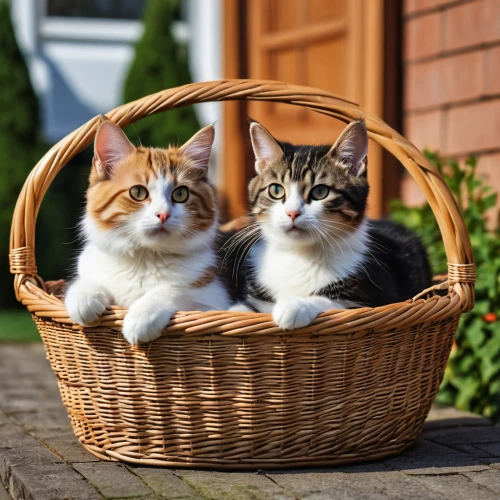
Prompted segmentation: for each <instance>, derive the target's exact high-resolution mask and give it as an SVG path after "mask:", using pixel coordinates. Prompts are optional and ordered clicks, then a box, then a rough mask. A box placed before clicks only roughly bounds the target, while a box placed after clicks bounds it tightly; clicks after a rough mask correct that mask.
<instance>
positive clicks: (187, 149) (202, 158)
mask: <svg viewBox="0 0 500 500" xmlns="http://www.w3.org/2000/svg"><path fill="white" fill-rule="evenodd" d="M214 137H215V129H214V127H213V125H207V126H206V127H204V128H202V129H201V130H200V131H198V132H196V134H194V135H193V137H191V139H189V141H187V142H186V143H185V144H183V145H182V146H181V147H180V148H179V153H180V154H181V155H185V156H187V157H188V158H190V159H191V160H192V161H193V164H194V167H196V168H200V169H203V170H208V162H209V160H210V153H211V152H212V145H213V143H214Z"/></svg>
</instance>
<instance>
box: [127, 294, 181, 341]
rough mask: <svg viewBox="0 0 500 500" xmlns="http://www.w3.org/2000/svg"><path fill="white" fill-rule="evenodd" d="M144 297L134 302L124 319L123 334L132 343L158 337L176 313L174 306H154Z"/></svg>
mask: <svg viewBox="0 0 500 500" xmlns="http://www.w3.org/2000/svg"><path fill="white" fill-rule="evenodd" d="M146 302H148V301H143V300H142V299H139V300H137V301H136V302H134V303H133V304H132V305H131V306H130V308H129V310H128V313H127V315H126V316H125V319H124V320H123V336H124V337H125V339H126V340H127V341H128V342H129V343H130V344H132V345H137V344H142V343H144V342H150V341H151V340H154V339H156V338H158V337H159V336H160V335H161V333H162V332H163V329H164V328H165V327H166V326H167V325H168V323H169V321H170V318H171V317H172V316H173V315H174V314H175V313H176V310H175V309H174V308H163V309H158V307H156V308H153V307H152V304H148V303H146Z"/></svg>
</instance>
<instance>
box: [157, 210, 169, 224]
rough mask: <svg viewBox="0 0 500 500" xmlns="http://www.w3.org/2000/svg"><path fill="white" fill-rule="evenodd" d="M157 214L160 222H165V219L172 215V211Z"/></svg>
mask: <svg viewBox="0 0 500 500" xmlns="http://www.w3.org/2000/svg"><path fill="white" fill-rule="evenodd" d="M155 215H156V217H158V219H160V222H161V223H162V224H164V223H165V221H166V220H167V219H168V218H169V217H170V213H169V212H158V213H157V214H155Z"/></svg>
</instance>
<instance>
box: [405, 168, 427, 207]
mask: <svg viewBox="0 0 500 500" xmlns="http://www.w3.org/2000/svg"><path fill="white" fill-rule="evenodd" d="M401 199H402V200H403V202H404V203H405V205H407V206H409V207H419V206H421V205H423V204H424V203H425V201H426V200H425V196H424V193H422V190H421V189H420V187H419V185H418V184H417V183H416V181H415V180H414V179H413V177H412V176H411V175H410V174H405V175H403V178H402V179H401Z"/></svg>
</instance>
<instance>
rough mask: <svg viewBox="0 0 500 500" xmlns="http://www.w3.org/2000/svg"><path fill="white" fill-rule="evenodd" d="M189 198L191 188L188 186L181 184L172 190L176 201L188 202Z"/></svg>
mask: <svg viewBox="0 0 500 500" xmlns="http://www.w3.org/2000/svg"><path fill="white" fill-rule="evenodd" d="M188 198H189V189H188V188H187V187H186V186H179V187H178V188H175V189H174V190H173V191H172V200H173V201H175V203H186V201H188Z"/></svg>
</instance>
